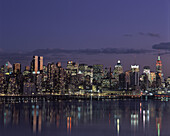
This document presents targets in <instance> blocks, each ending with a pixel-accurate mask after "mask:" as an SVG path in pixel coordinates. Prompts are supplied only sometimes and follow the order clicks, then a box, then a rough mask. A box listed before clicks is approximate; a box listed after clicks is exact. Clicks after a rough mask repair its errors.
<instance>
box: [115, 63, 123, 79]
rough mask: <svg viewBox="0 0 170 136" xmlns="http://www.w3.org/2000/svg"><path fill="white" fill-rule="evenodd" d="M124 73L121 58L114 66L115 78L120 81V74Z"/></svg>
mask: <svg viewBox="0 0 170 136" xmlns="http://www.w3.org/2000/svg"><path fill="white" fill-rule="evenodd" d="M122 73H123V67H122V65H121V63H120V60H118V61H117V64H116V65H115V67H114V70H113V75H114V78H115V79H116V80H117V81H119V75H120V74H122Z"/></svg>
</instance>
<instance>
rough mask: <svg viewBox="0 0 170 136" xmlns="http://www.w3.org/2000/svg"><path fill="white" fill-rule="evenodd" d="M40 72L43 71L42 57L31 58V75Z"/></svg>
mask: <svg viewBox="0 0 170 136" xmlns="http://www.w3.org/2000/svg"><path fill="white" fill-rule="evenodd" d="M40 71H43V57H42V56H40V57H38V56H33V60H32V62H31V72H32V73H33V74H39V73H40Z"/></svg>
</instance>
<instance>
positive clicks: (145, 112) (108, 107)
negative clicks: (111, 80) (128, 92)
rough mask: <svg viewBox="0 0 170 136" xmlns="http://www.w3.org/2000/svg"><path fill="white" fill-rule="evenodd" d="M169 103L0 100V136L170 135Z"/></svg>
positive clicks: (132, 100)
mask: <svg viewBox="0 0 170 136" xmlns="http://www.w3.org/2000/svg"><path fill="white" fill-rule="evenodd" d="M169 125H170V102H169V101H161V100H154V99H149V100H146V99H126V100H125V99H106V100H95V99H94V100H90V99H88V100H76V99H74V100H71V99H69V100H57V99H56V100H53V101H51V100H45V99H41V100H39V99H36V98H34V99H31V100H29V101H28V100H25V99H24V100H13V99H12V100H11V99H5V100H4V99H2V98H1V99H0V136H14V135H16V136H23V135H24V136H34V135H41V136H47V135H48V136H67V135H68V136H145V135H147V136H166V135H167V136H169V135H170V129H169Z"/></svg>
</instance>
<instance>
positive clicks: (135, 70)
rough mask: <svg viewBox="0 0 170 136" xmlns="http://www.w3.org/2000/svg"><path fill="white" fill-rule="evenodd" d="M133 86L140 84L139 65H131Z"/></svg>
mask: <svg viewBox="0 0 170 136" xmlns="http://www.w3.org/2000/svg"><path fill="white" fill-rule="evenodd" d="M130 83H131V86H132V87H134V86H139V65H131V75H130Z"/></svg>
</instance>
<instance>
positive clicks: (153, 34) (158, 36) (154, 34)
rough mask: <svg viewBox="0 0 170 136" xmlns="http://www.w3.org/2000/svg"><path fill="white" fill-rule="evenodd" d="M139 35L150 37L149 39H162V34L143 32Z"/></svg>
mask: <svg viewBox="0 0 170 136" xmlns="http://www.w3.org/2000/svg"><path fill="white" fill-rule="evenodd" d="M138 34H139V35H141V36H149V37H155V38H160V34H158V33H151V32H148V33H143V32H139V33H138Z"/></svg>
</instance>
